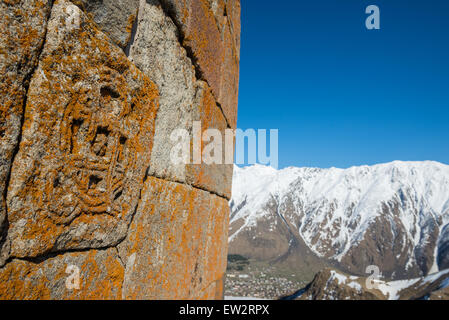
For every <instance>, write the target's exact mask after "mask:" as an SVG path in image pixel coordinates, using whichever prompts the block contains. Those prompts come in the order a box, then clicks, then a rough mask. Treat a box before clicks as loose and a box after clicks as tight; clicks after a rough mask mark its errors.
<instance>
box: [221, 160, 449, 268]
mask: <svg viewBox="0 0 449 320" xmlns="http://www.w3.org/2000/svg"><path fill="white" fill-rule="evenodd" d="M273 199H275V200H276V201H277V202H278V208H281V210H280V211H281V212H280V214H281V215H282V216H283V217H284V216H286V215H292V214H293V215H295V216H296V217H297V218H298V219H299V222H298V223H297V225H296V227H297V229H298V232H299V234H300V236H301V237H302V239H303V240H304V242H305V243H306V244H307V246H308V247H309V248H310V249H311V250H312V251H313V252H314V253H315V254H316V255H317V256H319V257H324V258H326V259H332V260H335V261H339V262H342V260H343V262H344V258H345V257H346V256H347V255H348V254H351V255H354V254H357V253H356V252H354V248H355V247H357V246H358V245H360V244H361V243H362V242H363V243H365V245H364V246H365V248H366V250H365V251H366V252H364V253H363V255H365V256H366V257H365V258H364V259H365V260H372V257H371V256H372V255H375V254H376V253H373V252H374V251H376V250H377V251H379V255H382V254H383V251H388V250H389V249H390V248H393V249H394V254H395V256H396V257H391V258H389V259H390V260H394V259H397V260H401V259H402V260H404V259H405V260H404V261H406V269H408V268H411V267H412V266H414V265H417V264H418V265H419V267H420V269H421V270H422V271H423V274H427V273H429V272H436V271H438V260H441V259H443V260H444V257H443V258H442V257H441V254H444V255H447V253H448V252H449V227H447V228H446V229H445V231H446V230H447V232H445V234H444V235H443V236H444V239H443V238H441V237H440V236H441V233H442V230H443V228H444V227H445V226H447V225H448V223H449V166H448V165H444V164H441V163H438V162H432V161H425V162H401V161H395V162H391V163H386V164H379V165H374V166H361V167H352V168H349V169H337V168H330V169H318V168H294V167H290V168H286V169H283V170H275V169H273V168H270V167H265V166H261V165H255V166H251V167H245V168H239V167H235V169H234V178H233V196H232V200H231V226H232V225H233V224H234V225H238V228H237V229H236V230H234V231H233V232H231V234H230V238H229V241H230V244H231V246H232V243H233V241H234V240H235V239H236V238H237V237H238V236H239V234H240V233H241V232H242V231H243V230H248V229H251V228H255V227H257V225H258V222H259V221H261V220H262V219H264V217H267V216H269V215H271V214H273V212H272V208H271V207H270V206H269V202H270V201H272V200H273ZM283 210H284V212H282V211H283ZM286 211H288V212H286ZM237 222H238V224H237ZM377 238H379V239H377ZM442 247H445V248H446V249H448V250H445V251H444V252H442V253H440V251H441V248H442ZM398 248H399V249H398ZM439 249H440V250H439ZM390 251H391V250H390ZM439 254H440V257H438V255H439ZM390 255H391V253H390ZM423 257H424V258H423ZM425 257H430V258H425ZM429 259H430V260H429ZM446 267H447V266H446Z"/></svg>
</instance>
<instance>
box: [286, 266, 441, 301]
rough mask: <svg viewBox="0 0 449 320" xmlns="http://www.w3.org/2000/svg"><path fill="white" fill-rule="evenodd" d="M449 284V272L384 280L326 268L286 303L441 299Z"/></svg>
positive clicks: (288, 298) (288, 297) (287, 298)
mask: <svg viewBox="0 0 449 320" xmlns="http://www.w3.org/2000/svg"><path fill="white" fill-rule="evenodd" d="M448 282H449V270H443V271H441V272H437V273H434V274H431V275H429V276H426V277H420V278H414V279H407V280H397V281H383V280H374V281H373V280H372V279H369V278H365V277H355V276H350V275H347V274H344V273H342V272H339V271H336V270H332V269H325V270H323V271H321V272H319V273H318V274H317V275H316V276H315V278H314V279H313V281H312V282H311V283H309V284H308V285H307V286H306V287H305V288H303V289H301V290H298V291H297V292H296V293H294V294H293V295H291V296H287V297H284V299H285V300H293V299H299V300H365V299H369V300H373V299H376V300H377V299H380V300H410V299H429V298H441V297H438V296H439V295H440V294H442V293H444V292H445V289H446V288H447V286H448Z"/></svg>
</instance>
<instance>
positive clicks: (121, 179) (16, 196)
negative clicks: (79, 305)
mask: <svg viewBox="0 0 449 320" xmlns="http://www.w3.org/2000/svg"><path fill="white" fill-rule="evenodd" d="M70 6H72V7H74V10H79V9H77V7H75V6H74V5H72V4H69V3H68V2H63V1H59V2H57V3H56V4H55V5H54V7H53V10H52V15H51V19H50V21H49V23H48V32H47V41H46V44H45V46H44V50H43V52H42V55H41V59H40V62H39V66H38V68H37V70H36V72H35V74H34V76H33V78H32V80H31V84H30V90H29V92H28V99H27V105H26V107H25V121H24V124H23V128H22V141H21V143H20V148H19V152H18V154H17V156H16V158H15V162H14V164H13V168H12V170H11V183H10V186H9V190H8V197H7V202H8V208H9V210H8V211H9V212H8V220H9V230H8V240H9V241H10V243H11V256H13V257H20V258H24V257H36V256H38V255H42V254H45V253H47V252H51V251H64V250H69V249H85V248H102V247H108V246H111V245H115V244H117V243H118V242H119V241H121V240H122V239H123V238H124V237H125V236H126V232H127V226H128V225H129V223H130V222H131V218H132V215H133V213H134V211H135V208H136V206H137V202H138V198H139V190H140V189H141V185H142V183H143V178H144V176H145V171H146V169H147V168H148V166H149V160H150V158H149V156H150V152H151V142H152V136H153V133H154V118H155V116H156V110H157V104H156V102H155V101H154V99H155V98H156V96H157V91H156V87H155V86H154V84H152V83H151V82H150V81H149V79H148V78H146V77H145V76H144V75H143V74H142V73H141V72H140V71H139V70H137V69H136V68H135V67H134V65H132V64H131V63H130V62H129V61H128V60H127V59H126V57H125V55H124V54H123V52H122V51H121V50H119V49H116V48H114V47H112V46H111V45H110V42H109V41H108V39H107V38H106V37H105V36H104V35H103V34H101V33H100V32H99V31H98V30H97V29H96V28H95V27H94V26H92V25H89V23H88V22H87V21H86V20H85V18H84V17H83V15H82V13H81V12H80V13H79V14H80V23H81V24H84V25H83V28H82V29H81V28H76V27H71V26H70V25H68V24H66V21H67V20H66V19H67V18H68V17H67V14H66V9H67V8H68V7H70Z"/></svg>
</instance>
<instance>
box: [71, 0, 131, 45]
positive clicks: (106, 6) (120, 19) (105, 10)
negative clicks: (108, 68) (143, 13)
mask: <svg viewBox="0 0 449 320" xmlns="http://www.w3.org/2000/svg"><path fill="white" fill-rule="evenodd" d="M72 2H73V3H75V4H77V5H78V6H80V8H82V9H83V10H84V11H86V12H87V13H88V15H89V16H90V17H91V19H92V20H93V21H95V23H96V24H97V25H98V27H99V28H100V29H101V30H102V31H103V32H104V33H105V34H107V35H108V36H109V37H110V38H111V40H112V41H114V43H116V44H117V45H118V46H119V47H121V48H123V49H125V48H126V46H127V45H128V44H129V42H130V40H131V34H132V29H133V25H134V23H135V21H136V18H137V12H138V10H137V9H138V7H139V0H74V1H72Z"/></svg>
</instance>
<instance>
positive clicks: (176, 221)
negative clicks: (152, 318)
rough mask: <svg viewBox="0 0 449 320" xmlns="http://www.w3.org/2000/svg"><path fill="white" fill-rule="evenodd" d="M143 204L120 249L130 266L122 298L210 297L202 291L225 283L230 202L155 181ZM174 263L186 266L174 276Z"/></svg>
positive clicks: (145, 192) (149, 184) (150, 182)
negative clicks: (218, 283)
mask: <svg viewBox="0 0 449 320" xmlns="http://www.w3.org/2000/svg"><path fill="white" fill-rule="evenodd" d="M141 201H142V204H141V205H140V206H139V209H138V210H137V213H136V216H135V218H134V220H133V223H132V225H131V227H130V232H129V236H128V238H127V239H126V240H125V241H124V242H123V243H122V244H120V245H119V251H120V256H121V257H122V260H123V261H126V273H125V281H124V283H123V298H126V299H155V298H161V299H168V298H174V299H181V298H188V299H200V298H208V297H210V294H209V293H208V294H205V293H203V292H202V290H203V289H204V288H209V287H210V286H211V285H213V284H214V283H215V282H217V281H219V280H220V279H222V278H223V275H224V271H225V269H226V256H227V250H226V249H224V248H226V244H227V237H226V236H227V230H226V229H227V225H228V216H229V214H228V211H229V207H228V203H227V201H226V200H225V199H223V198H221V197H217V196H210V194H209V193H208V192H205V191H202V190H198V189H197V188H192V187H189V186H186V185H184V184H179V183H171V182H169V183H167V182H166V181H164V180H162V179H158V178H153V177H149V178H148V181H147V183H146V184H145V187H144V189H143V190H142V200H141ZM192 262H194V263H192ZM174 264H179V265H180V266H182V267H181V268H179V269H177V270H176V272H173V270H172V266H173V265H174ZM210 290H211V291H214V290H213V289H210ZM220 290H221V288H220ZM214 295H215V292H214Z"/></svg>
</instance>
